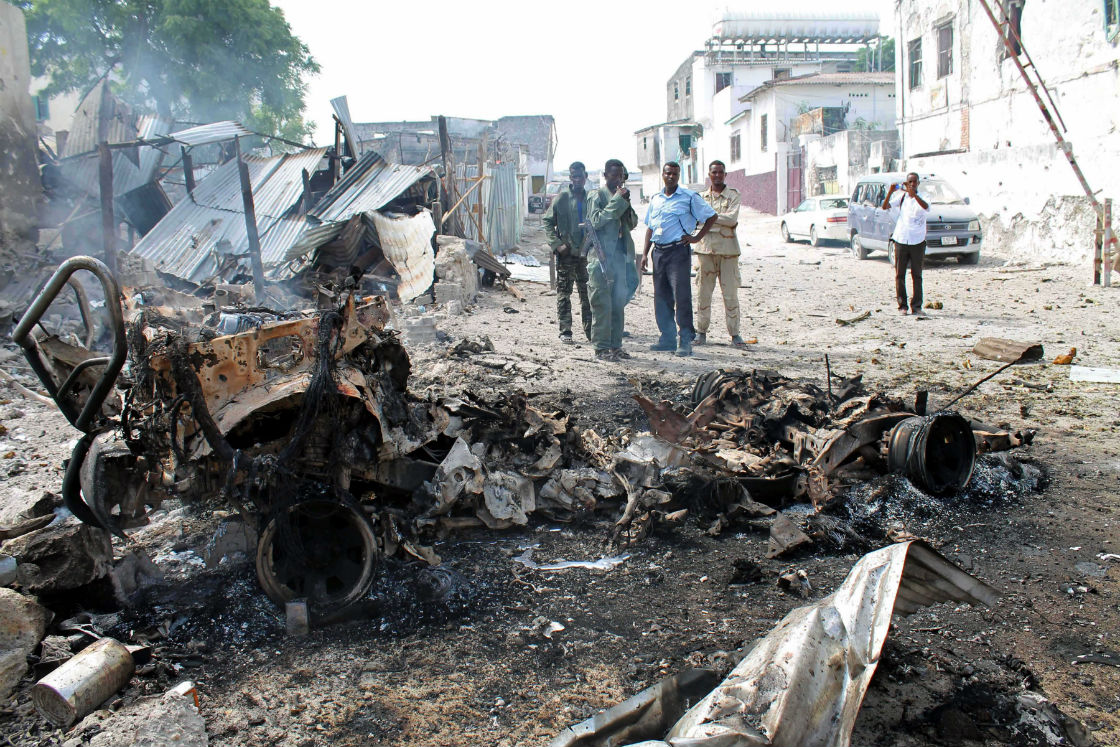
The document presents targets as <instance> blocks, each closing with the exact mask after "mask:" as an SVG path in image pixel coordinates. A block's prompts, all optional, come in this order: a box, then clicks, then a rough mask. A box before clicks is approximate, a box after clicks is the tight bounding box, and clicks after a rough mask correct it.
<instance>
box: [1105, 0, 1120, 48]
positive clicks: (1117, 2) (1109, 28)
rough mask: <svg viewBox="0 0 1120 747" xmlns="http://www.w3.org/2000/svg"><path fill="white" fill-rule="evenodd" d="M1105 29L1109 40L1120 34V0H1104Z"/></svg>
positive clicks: (1113, 39)
mask: <svg viewBox="0 0 1120 747" xmlns="http://www.w3.org/2000/svg"><path fill="white" fill-rule="evenodd" d="M1104 30H1105V32H1106V33H1107V34H1108V40H1109V41H1115V40H1116V37H1117V35H1118V34H1120V0H1104Z"/></svg>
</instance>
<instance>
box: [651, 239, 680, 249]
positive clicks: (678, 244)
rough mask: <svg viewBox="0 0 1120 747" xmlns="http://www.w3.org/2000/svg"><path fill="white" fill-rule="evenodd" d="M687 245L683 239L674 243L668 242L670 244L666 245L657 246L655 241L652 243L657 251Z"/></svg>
mask: <svg viewBox="0 0 1120 747" xmlns="http://www.w3.org/2000/svg"><path fill="white" fill-rule="evenodd" d="M687 243H688V242H687V241H685V240H684V239H678V240H676V241H673V242H670V243H668V244H658V243H657V242H656V241H655V242H653V245H654V246H655V247H657V248H658V249H668V248H669V247H672V246H680V245H681V244H687Z"/></svg>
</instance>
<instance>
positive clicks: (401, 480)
mask: <svg viewBox="0 0 1120 747" xmlns="http://www.w3.org/2000/svg"><path fill="white" fill-rule="evenodd" d="M79 270H87V271H89V272H91V273H93V274H94V275H95V276H96V277H97V279H98V280H99V281H100V283H101V285H102V289H103V291H104V296H105V298H106V311H107V317H108V320H109V325H108V326H109V327H110V331H111V335H112V341H113V342H112V344H113V349H112V352H111V354H110V355H109V356H104V355H99V354H97V353H94V352H92V351H91V350H89V349H88V347H85V346H82V345H80V344H76V343H77V341H76V340H75V341H72V342H66V341H63V340H62V339H60V338H59V337H57V336H54V335H48V334H45V333H43V332H42V331H41V328H40V327H39V322H40V320H41V318H42V317H43V314H44V313H45V312H46V310H47V308H48V307H49V306H50V305H51V302H52V301H53V300H54V299H55V298H56V297H57V296H58V294H59V293H60V292H61V291H62V290H63V289H64V288H65V287H66V286H67V284H68V283H69V284H70V285H72V286H74V285H76V284H77V280H76V279H74V278H72V275H73V274H74V273H75V272H77V271H79ZM120 299H123V301H122V300H120ZM205 311H206V310H204V309H201V307H200V308H199V309H198V310H188V311H184V310H183V309H182V308H181V307H173V306H165V307H161V306H159V305H150V304H148V303H146V302H145V300H144V295H143V293H140V292H132V291H131V290H130V291H129V294H126V295H122V293H121V290H120V288H119V287H118V285H117V282H116V280H115V278H114V277H113V276H112V274H111V273H110V272H109V270H108V268H107V267H106V266H105V265H104V264H103V263H101V262H100V261H98V260H96V259H93V258H90V257H75V258H72V259H70V260H67V261H66V262H64V263H63V264H62V265H61V266H60V267H59V268H58V270H57V271H56V272H55V274H54V275H53V276H52V278H51V279H50V280H49V281H48V283H47V285H46V286H45V288H44V290H43V291H42V293H41V294H40V295H39V296H38V297H37V298H36V299H35V301H34V302H33V304H32V305H31V307H30V308H29V309H28V311H27V313H26V314H25V316H24V317H23V319H22V320H21V322H20V324H19V325H18V327H17V328H16V330H15V331H14V333H13V338H14V339H15V340H16V342H17V343H18V344H20V345H21V347H22V348H23V350H24V354H25V356H26V357H27V359H28V361H29V363H30V364H31V366H32V368H33V369H34V370H35V372H36V374H37V375H38V376H39V378H40V379H41V381H42V382H43V384H44V386H45V387H46V388H47V390H48V392H50V394H51V396H52V397H53V398H54V399H55V401H56V402H57V403H58V405H59V408H60V409H61V411H62V412H63V414H64V415H65V416H66V417H67V419H68V420H69V421H70V423H71V424H72V425H74V426H75V427H76V428H78V429H79V430H80V431H82V432H83V434H84V435H83V436H82V438H81V439H80V440H79V441H78V443H77V445H76V446H75V448H74V450H73V454H72V457H71V459H70V462H69V464H68V466H67V470H66V474H65V479H64V482H63V494H64V500H65V503H66V506H67V507H68V508H70V510H71V511H72V512H73V513H74V514H75V515H76V516H77V517H78V518H79V519H81V520H82V521H84V522H86V523H89V524H93V525H96V526H99V527H102V528H104V529H106V530H109V531H111V532H113V533H114V534H117V535H118V536H123V531H124V530H125V529H127V528H130V527H135V526H139V525H143V524H145V523H146V522H147V514H148V513H149V511H151V510H153V509H154V508H156V507H158V506H159V505H160V503H161V502H162V501H163V500H164V499H166V498H168V497H172V496H174V497H175V498H179V499H183V500H187V501H189V500H205V499H207V498H209V497H212V496H214V495H218V494H220V495H221V496H222V497H223V498H224V499H225V500H226V501H227V502H229V503H230V504H232V505H233V506H234V507H236V509H237V510H238V511H239V513H240V514H241V516H242V518H243V519H244V521H245V524H246V526H247V527H250V528H252V529H253V530H255V531H256V532H257V535H258V544H257V553H256V568H257V575H258V578H259V580H260V584H261V586H262V588H263V589H264V590H265V592H266V593H267V594H268V596H269V597H270V598H272V599H273V600H274V601H276V602H277V603H284V602H287V601H290V600H292V599H297V598H304V599H307V600H308V602H309V603H310V604H312V605H313V606H314V607H315V608H318V610H319V611H320V612H326V611H329V610H334V609H338V608H339V607H341V606H345V605H347V604H349V603H352V602H354V601H356V600H357V599H359V598H361V597H362V596H363V595H364V594H365V593H366V592H367V591H368V589H369V587H370V585H371V584H372V582H373V580H374V573H375V566H376V561H377V558H378V557H379V556H380V554H381V553H382V552H383V550H384V549H385V546H386V544H391V545H392V546H394V547H396V546H398V545H400V544H401V543H402V542H406V540H403V538H402V536H401V534H400V531H399V529H398V527H397V526H396V523H395V518H394V515H393V512H392V511H390V510H388V508H387V504H386V503H385V502H384V501H383V500H379V499H383V498H385V496H386V495H393V494H396V495H401V496H407V495H411V494H412V493H413V491H415V490H416V488H417V487H419V486H420V485H422V484H423V482H424V481H425V480H427V479H429V478H430V477H431V476H432V475H433V474H434V473H435V470H436V467H437V466H438V463H439V461H440V460H441V459H442V456H441V455H440V454H439V450H440V447H439V446H438V444H437V441H438V439H439V437H440V434H441V432H442V431H444V430H445V428H446V426H447V425H448V423H449V422H450V421H451V416H450V415H449V413H448V412H447V410H445V409H444V408H443V407H441V406H440V405H439V404H438V403H435V402H423V401H415V400H410V399H409V398H408V397H407V395H406V382H407V378H408V373H409V359H408V355H407V353H406V352H405V349H404V347H403V346H402V345H401V344H400V342H399V341H398V339H397V334H396V332H393V331H389V330H387V329H386V324H387V322H388V321H389V308H388V305H387V302H386V300H385V299H384V298H382V297H376V296H375V297H368V298H364V299H358V298H355V297H354V294H353V293H349V294H346V295H344V296H343V300H342V301H341V302H340V306H339V308H337V309H333V310H326V311H322V312H318V313H307V312H297V313H277V312H264V311H261V310H252V309H250V310H245V311H244V312H241V313H235V314H222V313H221V311H220V310H213V311H211V312H210V316H209V319H207V320H206V321H208V322H209V324H202V323H201V322H202V321H203V320H204V318H205V316H206V313H205ZM215 320H219V321H220V322H221V324H219V325H214V323H213V322H214V321H215ZM215 326H217V329H216V330H215ZM229 329H234V330H238V331H235V332H234V333H233V334H219V332H221V331H224V330H229ZM114 394H116V395H118V396H112V395H114Z"/></svg>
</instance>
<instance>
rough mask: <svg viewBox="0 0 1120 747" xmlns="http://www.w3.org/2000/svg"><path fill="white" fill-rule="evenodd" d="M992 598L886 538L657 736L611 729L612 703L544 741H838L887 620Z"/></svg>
mask: <svg viewBox="0 0 1120 747" xmlns="http://www.w3.org/2000/svg"><path fill="white" fill-rule="evenodd" d="M998 598H999V594H998V592H996V590H995V589H993V588H992V587H990V586H988V585H987V584H985V583H983V582H981V581H979V580H978V579H976V578H975V577H973V576H971V575H969V574H968V573H965V572H964V571H962V570H961V569H960V568H958V567H957V566H955V565H953V564H952V563H950V562H949V561H948V560H946V559H945V558H944V557H942V556H941V555H940V554H938V553H937V552H936V551H935V550H934V549H933V548H931V547H930V546H929V545H927V544H925V543H924V542H920V541H911V542H903V543H899V544H896V545H891V546H889V547H885V548H883V549H881V550H876V551H875V552H872V553H869V554H867V555H865V556H864V557H863V558H861V559H860V561H859V562H858V563H856V565H855V566H854V567H853V568H852V570H851V571H850V572H849V573H848V577H847V578H846V579H844V583H843V584H841V585H840V588H838V589H837V590H836V591H835V592H833V593H832V594H830V595H829V596H827V597H825V598H824V599H821V600H820V601H818V602H815V603H813V604H810V605H807V606H805V607H799V608H798V609H795V610H793V611H792V612H790V613H789V614H788V615H786V617H785V618H784V619H783V620H782V621H781V622H780V623H779V624H778V626H777V627H776V628H774V630H773V631H771V632H770V633H769V634H768V635H767V636H766V637H764V638H762V639H761V640H760V641H758V643H756V644H755V645H754V647H753V648H752V649H751V651H750V652H749V653H748V654H747V656H746V657H745V658H744V659H743V660H742V661H741V662H740V663H739V664H738V665H737V666H736V667H735V668H734V669H733V670H732V671H731V674H730V675H728V677H727V679H725V680H724V681H723V682H722V683H720V685H719V686H718V687H716V688H715V689H714V690H712V691H711V692H710V693H708V695H707V696H705V697H704V698H703V699H702V700H701V701H700V702H699V703H697V704H696V705H695V706H693V707H692V708H691V709H690V710H689V711H688V712H687V713H686V714H685V715H684V716H683V717H682V718H681V719H680V720H679V721H677V722H676V724H675V725H674V726H673V727H672V728H671V729H669V730H668V733H667V734H663V735H651V734H650V733H649V731H648V730H643V731H641V732H637V733H629V732H626V731H623V730H620V728H619V726H620V724H622V725H625V723H626V722H625V721H624V720H622V719H620V718H619V717H618V716H612V717H608V714H612V712H614V711H615V709H612V710H611V711H606V712H605V713H602V714H599V715H598V716H596V717H594V718H593V719H590V720H589V721H587V722H584V724H581V725H580V726H579V727H576V728H574V729H572V730H571V732H572V733H574V734H575V735H578V736H579V737H580V740H579V741H573V739H572V737H571V736H568V734H569V733H568V732H566V733H565V734H562V735H561V737H559V738H558V739H561V738H563V739H564V740H565V741H558V742H554V743H553V744H554V745H557V744H560V745H567V744H572V745H577V744H578V745H581V747H608V746H610V747H615V746H618V745H626V744H628V745H630V746H631V747H637V745H638V744H639V742H635V741H631V739H636V740H639V741H640V740H642V739H647V740H654V741H646V742H640V744H641V745H643V746H646V745H648V747H669V746H678V747H685V745H687V746H688V747H779V746H781V747H844V746H846V745H847V744H848V743H849V739H850V738H851V732H852V727H853V726H854V725H855V720H856V716H857V715H858V713H859V708H860V705H861V704H862V703H863V698H864V694H865V693H866V692H867V686H868V684H869V683H870V681H871V677H872V675H874V673H875V669H876V667H877V666H878V664H879V655H880V653H881V652H882V649H883V643H884V642H885V641H886V638H887V631H888V630H889V629H890V624H891V619H892V617H894V616H895V615H909V614H911V613H913V612H916V611H918V610H919V609H921V608H923V607H926V606H929V605H931V604H937V603H940V602H958V603H968V604H984V605H988V606H991V605H993V604H995V602H996V600H997V599H998ZM639 697H641V696H639ZM647 699H648V698H647ZM637 700H638V699H637V698H636V699H634V701H637ZM634 701H628V703H633V702H634ZM623 705H626V704H623ZM636 705H637V704H636ZM618 708H621V706H619V707H618ZM632 711H633V712H634V713H635V715H636V716H640V715H641V709H640V708H633V709H632ZM636 720H637V719H635V721H636ZM655 723H656V721H655ZM580 727H584V728H580ZM576 729H579V731H578V732H577V731H576ZM617 733H622V734H623V735H624V737H630V738H631V739H625V738H624V739H616V738H615V736H614V735H615V734H617ZM659 737H660V739H662V740H664V741H656V740H657V739H658V738H659Z"/></svg>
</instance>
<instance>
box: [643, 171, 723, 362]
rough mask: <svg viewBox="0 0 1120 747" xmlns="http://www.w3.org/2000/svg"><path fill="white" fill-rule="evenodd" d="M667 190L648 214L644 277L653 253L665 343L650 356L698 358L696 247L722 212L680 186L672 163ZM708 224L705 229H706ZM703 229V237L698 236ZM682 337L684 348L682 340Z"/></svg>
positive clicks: (657, 305)
mask: <svg viewBox="0 0 1120 747" xmlns="http://www.w3.org/2000/svg"><path fill="white" fill-rule="evenodd" d="M661 180H662V181H663V182H664V183H665V189H664V190H662V191H661V192H658V193H657V194H655V195H654V196H653V197H652V198H651V199H650V201H649V209H648V210H647V211H646V240H645V246H644V247H643V249H642V266H641V271H642V272H643V273H644V272H645V271H646V263H647V262H648V260H649V256H650V249H651V246H652V249H653V313H654V317H655V318H656V319H657V329H658V330H659V331H660V332H661V339H659V340H658V341H657V344H656V345H650V346H649V348H650V350H665V351H672V350H676V351H677V355H680V356H689V355H692V339H693V338H694V337H696V331H695V329H694V328H693V326H692V285H691V283H690V282H689V279H690V276H691V274H692V245H693V244H695V243H696V242H698V241H700V240H701V239H703V238H704V237H705V236H706V235H707V233H708V230H709V229H710V228H711V227H712V224H713V223H715V222H716V211H715V210H713V209H712V206H711V205H709V204H708V203H707V202H706V201H705V200H704V198H702V197H701V196H700V195H698V194H696V193H695V192H693V191H691V190H688V189H685V188H684V187H681V186H678V184H679V182H680V180H681V167H680V164H678V163H676V162H675V161H669V162H668V163H667V164H665V166H664V168H662V169H661ZM701 224H703V225H701ZM696 226H700V231H699V232H698V233H697V234H696V235H693V234H692V232H693V231H694V230H695V229H696ZM678 334H679V336H680V343H679V344H678V342H677V336H678Z"/></svg>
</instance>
